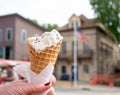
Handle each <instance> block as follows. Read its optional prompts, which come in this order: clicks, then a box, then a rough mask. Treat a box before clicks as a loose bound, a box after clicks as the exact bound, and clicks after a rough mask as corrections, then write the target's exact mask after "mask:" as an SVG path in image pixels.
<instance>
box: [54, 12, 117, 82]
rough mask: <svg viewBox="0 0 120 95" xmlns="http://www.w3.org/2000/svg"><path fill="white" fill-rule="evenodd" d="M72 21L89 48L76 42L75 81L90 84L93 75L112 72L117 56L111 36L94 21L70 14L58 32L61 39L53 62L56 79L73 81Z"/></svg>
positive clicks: (80, 41) (80, 42)
mask: <svg viewBox="0 0 120 95" xmlns="http://www.w3.org/2000/svg"><path fill="white" fill-rule="evenodd" d="M73 22H76V24H77V25H78V27H79V28H80V31H81V32H82V33H83V34H84V35H86V37H87V38H88V39H89V40H90V41H91V43H90V45H88V44H85V43H83V41H82V40H81V39H77V68H78V69H77V77H78V80H79V81H90V80H91V78H92V76H93V75H95V74H112V73H114V69H115V67H116V66H117V64H118V56H119V54H118V45H117V44H116V42H115V39H114V37H113V36H112V35H111V34H109V32H108V31H107V30H106V29H105V27H104V26H103V25H102V24H101V23H100V22H99V21H98V20H97V19H88V18H86V17H85V16H83V15H80V16H76V15H75V14H73V15H72V16H71V17H70V18H69V21H68V23H67V24H66V25H64V26H63V27H61V28H60V29H59V31H60V33H61V34H62V35H63V37H64V40H63V44H62V48H61V52H60V53H59V57H58V61H57V63H56V70H55V75H56V78H57V79H61V78H62V76H63V75H68V76H69V77H68V78H69V80H72V79H74V73H73V68H74V67H73V64H74V59H73V56H74V55H73V48H74V47H73V44H74V43H73Z"/></svg>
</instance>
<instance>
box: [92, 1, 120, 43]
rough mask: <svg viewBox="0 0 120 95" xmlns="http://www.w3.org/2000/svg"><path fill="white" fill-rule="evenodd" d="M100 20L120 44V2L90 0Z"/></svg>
mask: <svg viewBox="0 0 120 95" xmlns="http://www.w3.org/2000/svg"><path fill="white" fill-rule="evenodd" d="M90 4H91V5H92V8H93V10H94V12H95V15H96V16H97V17H98V19H99V20H100V21H101V22H102V23H103V24H104V25H105V26H106V27H107V28H108V30H109V31H110V32H111V33H112V34H113V35H114V36H115V37H116V39H117V41H119V42H120V0H90Z"/></svg>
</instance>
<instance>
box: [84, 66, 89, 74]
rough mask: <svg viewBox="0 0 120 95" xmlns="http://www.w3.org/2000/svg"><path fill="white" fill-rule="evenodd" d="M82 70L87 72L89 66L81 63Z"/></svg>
mask: <svg viewBox="0 0 120 95" xmlns="http://www.w3.org/2000/svg"><path fill="white" fill-rule="evenodd" d="M83 72H84V73H89V68H88V65H87V64H85V65H83Z"/></svg>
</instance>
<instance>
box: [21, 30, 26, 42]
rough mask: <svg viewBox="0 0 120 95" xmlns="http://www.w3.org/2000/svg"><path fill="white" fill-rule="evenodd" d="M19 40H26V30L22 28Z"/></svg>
mask: <svg viewBox="0 0 120 95" xmlns="http://www.w3.org/2000/svg"><path fill="white" fill-rule="evenodd" d="M21 40H22V42H26V40H27V31H26V30H25V29H22V31H21Z"/></svg>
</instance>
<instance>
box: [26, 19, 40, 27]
mask: <svg viewBox="0 0 120 95" xmlns="http://www.w3.org/2000/svg"><path fill="white" fill-rule="evenodd" d="M27 19H28V20H30V21H32V22H33V23H35V24H37V25H39V23H38V21H37V20H36V19H30V18H27ZM39 26H40V25H39Z"/></svg>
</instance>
